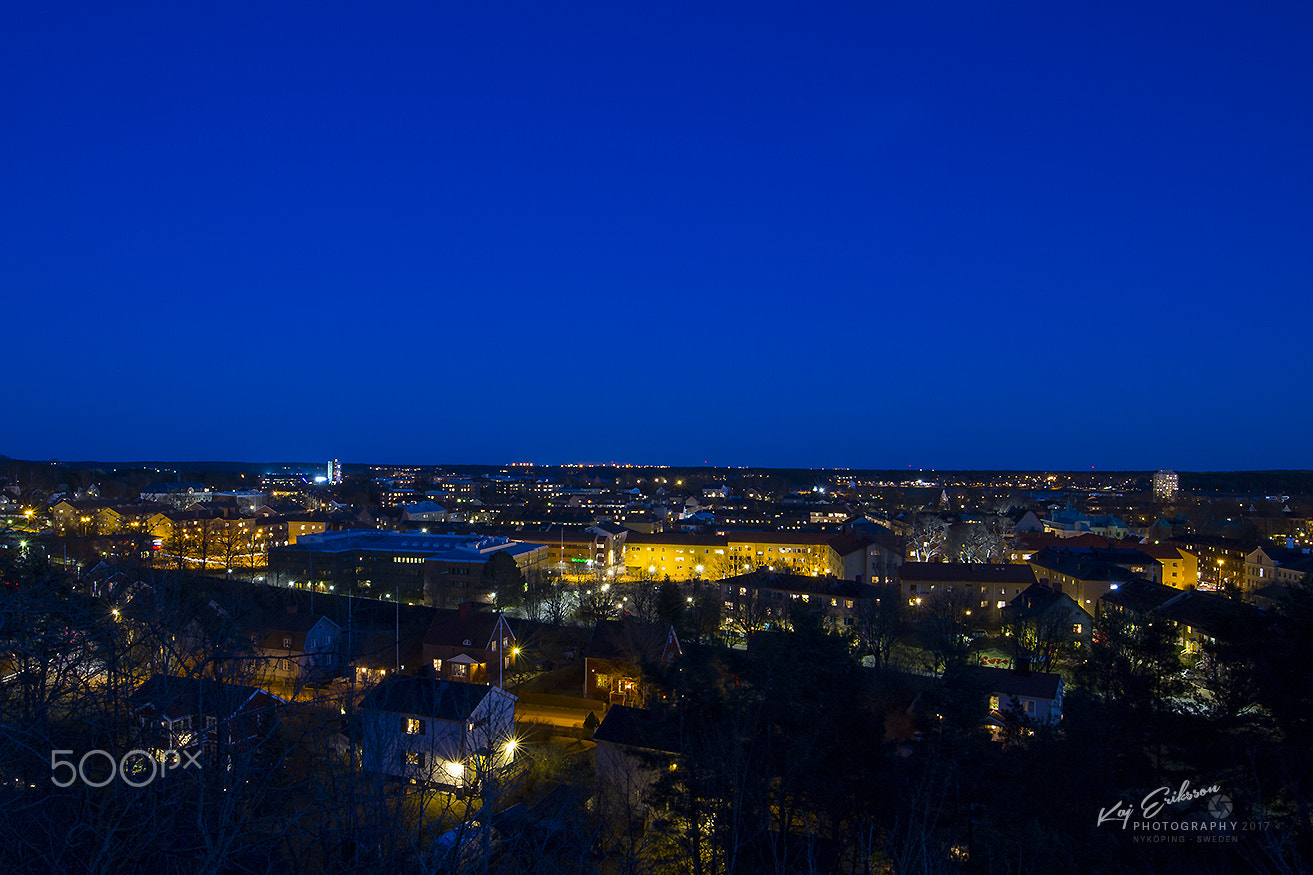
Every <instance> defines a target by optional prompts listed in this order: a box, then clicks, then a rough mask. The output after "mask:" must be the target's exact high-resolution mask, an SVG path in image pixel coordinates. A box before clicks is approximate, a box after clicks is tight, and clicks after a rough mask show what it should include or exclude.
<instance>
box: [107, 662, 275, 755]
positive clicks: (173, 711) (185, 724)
mask: <svg viewBox="0 0 1313 875" xmlns="http://www.w3.org/2000/svg"><path fill="white" fill-rule="evenodd" d="M128 703H129V705H130V707H131V709H132V715H133V716H134V717H135V718H136V719H137V721H138V723H139V725H140V726H141V730H142V733H143V735H142V741H141V745H142V749H144V750H146V751H148V752H150V753H152V754H156V755H157V756H158V755H163V754H164V752H166V751H178V752H181V751H194V750H197V749H199V750H200V751H201V752H202V753H203V754H204V755H210V756H212V755H215V754H216V753H218V754H220V755H232V754H237V753H245V752H248V751H250V750H252V749H254V748H255V747H256V746H258V745H259V744H260V743H261V742H262V741H263V740H264V739H265V738H267V737H268V734H269V732H270V731H271V730H272V729H273V722H274V720H275V718H276V717H277V712H278V709H279V708H280V707H281V706H282V705H284V704H286V703H285V702H284V701H283V700H282V699H280V698H279V697H277V696H275V695H273V694H271V693H267V692H265V691H264V690H261V689H259V688H257V687H252V686H246V685H243V684H230V683H225V682H222V681H217V680H214V679H212V678H184V677H176V676H174V675H165V674H157V675H153V676H152V677H151V678H150V679H149V680H147V681H145V682H144V683H143V684H142V685H141V686H139V687H137V689H136V690H134V691H133V692H132V694H131V695H130V696H129V697H128Z"/></svg>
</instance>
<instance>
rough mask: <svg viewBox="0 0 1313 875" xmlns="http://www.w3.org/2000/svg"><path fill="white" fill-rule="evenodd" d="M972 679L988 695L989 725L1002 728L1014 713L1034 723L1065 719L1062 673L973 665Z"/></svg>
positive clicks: (1055, 721)
mask: <svg viewBox="0 0 1313 875" xmlns="http://www.w3.org/2000/svg"><path fill="white" fill-rule="evenodd" d="M968 671H969V672H970V675H971V679H972V680H973V681H974V682H975V683H976V685H977V686H979V687H980V688H982V689H984V690H987V691H988V692H987V695H988V696H989V717H990V724H991V726H992V727H994V728H996V729H1002V728H1003V727H1004V726H1005V725H1006V724H1007V723H1008V721H1009V720H1010V719H1011V718H1012V716H1013V715H1017V716H1021V717H1024V718H1025V719H1026V720H1028V721H1030V722H1034V723H1057V722H1058V721H1060V720H1062V686H1063V685H1062V675H1059V674H1049V673H1045V672H1032V671H1030V670H1029V669H1028V668H1026V667H1025V666H1024V665H1023V666H1020V667H1018V668H1015V669H1011V668H986V667H984V666H972V667H970V668H969V669H968Z"/></svg>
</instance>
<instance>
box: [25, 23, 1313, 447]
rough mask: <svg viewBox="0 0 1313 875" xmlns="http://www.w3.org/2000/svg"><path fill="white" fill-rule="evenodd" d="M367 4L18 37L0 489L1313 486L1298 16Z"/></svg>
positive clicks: (1311, 107) (1307, 29) (1309, 95)
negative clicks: (147, 483) (157, 462)
mask: <svg viewBox="0 0 1313 875" xmlns="http://www.w3.org/2000/svg"><path fill="white" fill-rule="evenodd" d="M371 6H373V5H371ZM377 6H378V7H380V8H381V10H382V11H380V8H369V9H368V10H367V9H366V4H340V3H324V2H315V3H304V4H285V3H269V2H262V3H250V4H239V3H222V4H215V3H210V4H199V3H158V4H154V5H151V6H144V5H141V6H139V5H135V4H134V5H133V8H130V9H125V8H120V7H121V4H107V3H94V4H93V3H85V4H69V3H61V2H58V0H51V2H42V3H27V4H17V3H10V4H7V5H6V7H5V9H4V12H3V13H0V82H2V83H3V86H2V87H0V109H2V110H3V120H2V121H0V168H3V169H0V204H2V205H3V209H0V290H2V291H0V301H3V308H2V310H0V312H3V319H2V320H0V326H2V331H0V337H3V340H4V344H3V347H0V348H2V349H3V350H4V360H5V362H6V365H7V367H6V377H7V379H6V380H5V381H4V392H3V397H0V453H4V454H7V455H9V456H12V457H18V458H52V457H58V458H65V459H72V458H81V459H85V458H93V459H104V460H129V459H242V460H260V459H327V458H331V457H338V458H341V459H342V460H343V461H351V462H366V461H374V462H416V463H438V462H470V463H498V462H508V461H536V462H539V463H559V462H579V461H599V462H601V461H618V462H633V463H649V464H650V463H656V464H660V463H669V464H701V463H703V462H704V461H707V462H710V463H711V464H718V465H770V466H817V467H819V466H849V467H879V468H891V467H897V468H905V467H906V466H908V465H911V466H913V467H916V468H921V467H925V468H930V467H939V468H1005V467H1011V468H1080V469H1086V470H1088V469H1089V468H1090V467H1091V466H1094V467H1096V468H1099V469H1107V468H1133V469H1153V468H1159V467H1170V468H1176V469H1181V470H1198V469H1228V468H1307V467H1310V465H1311V464H1313V460H1310V458H1309V455H1308V452H1307V450H1308V448H1309V447H1310V446H1313V441H1311V440H1310V431H1311V426H1313V404H1310V395H1313V392H1311V391H1310V385H1311V382H1310V381H1311V379H1313V365H1311V364H1310V362H1311V361H1313V351H1311V350H1310V344H1309V338H1310V333H1311V332H1310V329H1311V327H1313V319H1311V318H1310V317H1313V303H1310V291H1313V282H1311V281H1310V280H1311V278H1313V50H1310V48H1309V47H1310V45H1313V5H1310V4H1308V3H1280V2H1277V3H1264V4H1252V5H1251V4H1241V3H1205V4H1200V3H1193V2H1192V3H1179V4H1165V3H1163V4H1141V3H1124V4H1110V3H1106V2H1101V3H1092V2H1074V3H1052V2H1045V3H1021V2H1007V3H994V2H986V3H980V2H971V3H925V2H898V3H882V2H872V3H861V4H851V5H849V4H839V3H823V4H801V3H795V4H781V3H762V2H752V3H742V4H729V3H712V4H708V3H687V4H683V3H681V4H672V3H667V2H663V3H642V4H639V3H623V2H606V3H602V2H598V3H590V4H581V3H540V2H538V3H499V2H490V3H441V2H425V3H415V4H377ZM708 7H714V8H708Z"/></svg>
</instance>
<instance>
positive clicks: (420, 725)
mask: <svg viewBox="0 0 1313 875" xmlns="http://www.w3.org/2000/svg"><path fill="white" fill-rule="evenodd" d="M406 734H407V735H423V734H424V721H423V720H416V719H415V718H414V717H407V718H406Z"/></svg>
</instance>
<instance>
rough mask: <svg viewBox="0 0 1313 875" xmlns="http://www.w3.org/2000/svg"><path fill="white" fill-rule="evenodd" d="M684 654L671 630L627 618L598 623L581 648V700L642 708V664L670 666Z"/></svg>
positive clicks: (667, 627)
mask: <svg viewBox="0 0 1313 875" xmlns="http://www.w3.org/2000/svg"><path fill="white" fill-rule="evenodd" d="M682 652H683V651H682V650H681V648H680V646H679V637H678V636H677V635H676V634H675V630H674V627H672V626H668V625H667V626H662V625H660V624H656V623H640V622H638V621H636V620H632V619H629V618H626V619H623V620H601V621H599V622H598V624H597V625H596V626H595V627H594V628H593V634H592V636H591V637H590V638H589V639H588V644H587V645H586V646H585V647H584V698H586V699H601V700H603V701H605V702H610V703H611V704H613V705H631V706H638V707H641V706H642V705H643V704H644V702H645V701H646V698H647V694H646V685H645V684H644V682H643V666H644V665H663V666H664V665H669V664H670V663H672V662H674V661H675V660H676V659H677V658H679V656H680V655H681V653H682Z"/></svg>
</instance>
